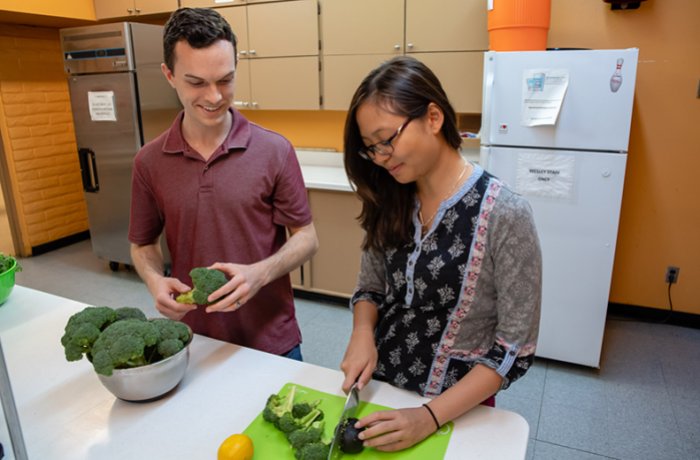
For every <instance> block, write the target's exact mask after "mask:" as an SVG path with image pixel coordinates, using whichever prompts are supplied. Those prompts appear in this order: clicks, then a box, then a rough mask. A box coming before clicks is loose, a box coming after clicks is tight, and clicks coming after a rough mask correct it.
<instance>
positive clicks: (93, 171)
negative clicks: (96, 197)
mask: <svg viewBox="0 0 700 460" xmlns="http://www.w3.org/2000/svg"><path fill="white" fill-rule="evenodd" d="M78 160H79V161H80V175H81V177H82V179H83V190H85V191H86V192H90V193H96V192H99V191H100V181H99V179H98V178H97V163H96V162H95V152H93V151H92V150H90V149H87V148H81V149H78Z"/></svg>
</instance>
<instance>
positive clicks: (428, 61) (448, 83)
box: [412, 51, 484, 113]
mask: <svg viewBox="0 0 700 460" xmlns="http://www.w3.org/2000/svg"><path fill="white" fill-rule="evenodd" d="M412 56H414V57H415V58H417V59H419V60H420V61H422V62H423V63H425V65H427V66H428V67H430V69H431V70H432V71H433V72H434V73H435V75H436V76H437V77H438V78H439V79H440V82H441V83H442V87H443V88H444V89H445V92H446V93H447V97H448V98H449V99H450V102H451V103H452V106H453V107H454V109H455V111H457V112H460V113H481V89H482V84H481V83H482V78H483V73H484V53H482V52H480V51H468V52H459V53H416V54H413V55H412Z"/></svg>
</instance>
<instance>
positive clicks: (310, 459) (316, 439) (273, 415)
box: [262, 386, 329, 460]
mask: <svg viewBox="0 0 700 460" xmlns="http://www.w3.org/2000/svg"><path fill="white" fill-rule="evenodd" d="M295 396H296V387H295V386H292V387H291V388H290V390H289V391H288V392H287V394H285V395H283V396H281V395H278V394H273V395H270V397H269V398H267V403H266V404H265V408H264V409H263V413H262V415H263V419H264V420H265V421H267V422H269V423H272V424H273V425H274V426H275V427H276V428H277V429H278V430H280V431H281V432H282V433H284V435H285V436H286V437H287V441H288V442H289V444H290V445H291V446H292V448H293V449H294V451H295V453H294V455H295V457H296V458H297V459H299V460H315V459H324V460H325V459H326V458H327V457H328V452H329V443H328V442H326V441H324V439H323V430H324V427H325V422H324V415H323V412H322V411H321V409H319V408H318V405H319V404H320V403H321V401H320V400H319V401H314V402H311V403H309V402H297V403H295V402H294V398H295Z"/></svg>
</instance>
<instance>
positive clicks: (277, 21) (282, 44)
mask: <svg viewBox="0 0 700 460" xmlns="http://www.w3.org/2000/svg"><path fill="white" fill-rule="evenodd" d="M247 9H248V45H249V51H248V53H249V55H250V56H251V57H261V58H262V57H272V56H311V55H318V5H317V3H316V0H296V1H287V2H278V3H261V4H255V5H250V6H248V7H247Z"/></svg>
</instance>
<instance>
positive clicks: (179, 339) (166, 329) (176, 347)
mask: <svg viewBox="0 0 700 460" xmlns="http://www.w3.org/2000/svg"><path fill="white" fill-rule="evenodd" d="M150 322H151V324H153V325H154V326H155V327H156V329H158V337H159V339H158V354H159V355H160V356H161V357H163V358H167V357H169V356H172V355H174V354H176V353H178V352H179V351H180V350H182V349H183V348H185V345H187V342H189V340H190V337H191V336H192V334H191V333H190V328H189V327H187V325H186V324H185V323H181V322H179V321H171V320H169V319H167V318H154V319H152V320H150Z"/></svg>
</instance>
